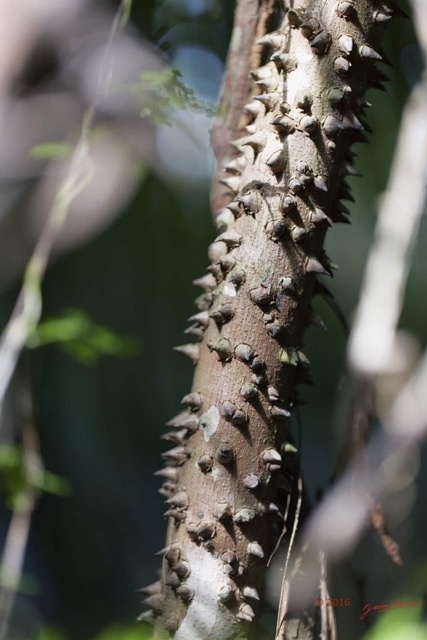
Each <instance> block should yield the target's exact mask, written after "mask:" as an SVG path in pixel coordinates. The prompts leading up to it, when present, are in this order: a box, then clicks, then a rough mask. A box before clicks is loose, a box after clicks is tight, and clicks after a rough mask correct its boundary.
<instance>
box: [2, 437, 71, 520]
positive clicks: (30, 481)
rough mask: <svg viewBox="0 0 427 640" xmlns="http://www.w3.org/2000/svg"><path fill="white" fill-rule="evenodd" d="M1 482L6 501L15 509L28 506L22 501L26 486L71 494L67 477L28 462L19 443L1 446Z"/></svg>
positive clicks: (61, 493) (55, 493)
mask: <svg viewBox="0 0 427 640" xmlns="http://www.w3.org/2000/svg"><path fill="white" fill-rule="evenodd" d="M0 484H1V487H2V489H3V491H4V492H5V494H6V503H7V505H8V507H9V508H10V509H13V510H20V509H21V508H22V509H25V508H26V504H24V503H21V500H22V496H23V495H24V489H25V488H26V487H31V488H32V489H35V490H36V491H43V492H46V493H51V494H53V495H57V496H67V495H69V494H70V484H69V482H68V481H67V480H66V479H65V478H63V477H61V476H59V475H57V474H55V473H50V472H49V471H46V470H45V469H43V468H41V467H37V466H35V465H28V464H26V460H25V455H24V453H23V451H22V448H21V446H20V445H17V444H2V445H1V446H0Z"/></svg>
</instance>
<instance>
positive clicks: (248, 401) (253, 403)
mask: <svg viewBox="0 0 427 640" xmlns="http://www.w3.org/2000/svg"><path fill="white" fill-rule="evenodd" d="M248 1H249V0H248ZM244 4H245V2H244V1H243V0H242V2H241V6H244ZM252 4H253V3H252ZM265 4H269V6H270V5H271V3H265ZM291 4H293V3H291ZM260 5H262V6H264V3H262V2H260ZM285 5H286V6H285V8H284V9H283V3H282V4H281V6H280V8H278V9H277V15H278V19H279V22H278V24H280V27H279V29H277V30H275V31H274V32H271V33H266V34H264V37H263V38H262V40H261V41H259V40H258V43H255V42H254V43H253V47H258V48H259V45H260V44H261V46H262V47H263V53H262V61H261V66H260V67H259V68H257V69H255V70H254V71H252V72H251V75H252V78H253V85H252V89H251V91H252V93H253V94H254V99H253V100H252V99H251V100H250V102H249V103H248V104H247V105H246V107H245V109H244V111H245V113H246V114H247V115H248V117H249V118H250V124H249V126H247V127H246V131H242V132H241V137H240V138H239V139H238V140H237V142H234V143H233V145H234V148H235V149H236V150H237V155H236V157H235V159H234V160H232V161H231V162H230V164H229V165H228V167H227V174H228V177H227V178H225V179H224V180H223V181H222V184H223V186H224V188H225V189H226V190H227V192H228V194H229V196H228V201H229V204H228V206H227V207H226V208H225V209H224V210H223V211H222V212H221V213H220V214H219V215H218V217H217V225H218V228H219V231H220V235H219V236H218V238H217V239H216V240H215V242H213V244H211V246H210V247H209V257H210V259H211V265H210V267H208V273H207V275H205V276H203V278H201V279H200V280H199V284H200V285H201V286H202V288H203V289H204V290H205V292H204V293H203V294H202V296H200V298H198V299H197V301H196V304H197V307H198V310H199V311H198V313H197V314H196V315H195V316H192V318H190V321H191V322H192V324H191V327H190V329H189V330H188V331H187V333H189V334H190V335H194V336H195V337H196V338H198V339H200V342H196V343H194V344H192V345H187V346H185V347H179V348H178V349H179V350H181V351H182V352H184V353H186V354H187V355H189V356H190V357H191V358H192V360H193V361H194V362H196V363H197V366H196V370H195V375H194V382H193V387H192V392H191V393H190V394H189V395H188V396H186V397H185V398H184V399H183V403H184V405H185V406H186V409H185V411H184V412H183V413H182V414H180V415H179V416H177V417H176V418H175V419H173V420H172V421H171V423H170V426H171V428H172V431H170V432H169V433H168V434H167V435H166V439H167V440H170V441H171V442H172V443H173V448H172V449H171V450H170V451H168V452H166V453H165V454H164V459H165V461H166V467H165V468H164V469H163V470H162V471H161V472H160V475H162V476H164V477H165V483H164V486H163V489H162V492H163V494H164V495H165V496H166V497H167V498H168V512H167V513H168V515H169V516H170V522H169V529H168V536H167V547H166V549H165V550H164V552H163V570H162V580H161V583H160V584H156V585H152V586H151V587H150V588H147V593H148V598H147V600H146V602H145V604H146V605H147V606H148V607H149V608H150V610H151V611H152V612H153V614H154V615H155V617H156V633H155V635H156V637H159V638H160V637H163V636H165V637H168V636H169V634H170V635H172V636H173V637H174V638H176V639H177V640H228V639H231V638H241V637H243V636H245V635H246V634H247V633H248V627H249V626H250V625H249V623H250V622H251V620H252V619H253V618H254V615H255V613H254V611H256V608H257V606H256V605H257V602H256V601H257V599H258V593H259V592H260V589H261V586H262V580H263V576H264V573H265V569H266V562H267V559H268V557H269V554H270V552H271V550H272V548H273V546H274V544H275V543H276V541H277V538H278V535H279V533H280V529H281V526H282V524H281V523H283V521H281V519H280V514H281V513H282V512H283V511H284V504H285V503H286V499H287V496H288V493H289V492H290V491H291V487H292V480H293V476H294V475H295V471H294V469H295V460H293V458H294V459H295V457H296V456H297V454H296V453H295V449H294V447H293V446H292V437H291V430H290V420H289V417H290V415H291V414H292V412H293V408H294V406H295V404H296V403H297V400H298V398H297V392H296V388H297V385H298V384H302V383H304V382H307V381H309V377H310V376H309V363H308V360H307V358H306V356H305V355H304V353H303V351H302V344H303V335H304V330H305V328H306V327H307V326H308V325H310V324H315V325H319V326H321V325H322V322H321V320H320V319H319V318H318V317H317V316H316V315H315V313H314V312H313V310H312V308H311V305H310V302H311V299H312V297H313V295H315V294H316V293H319V294H326V295H327V289H326V287H325V286H324V285H323V283H322V282H321V280H320V279H319V276H322V275H325V276H326V275H329V274H330V271H331V268H332V267H333V265H332V264H331V262H330V260H329V259H328V257H327V256H326V255H325V253H324V251H323V242H324V238H325V233H326V231H327V229H328V228H329V226H332V225H333V224H335V223H338V222H348V218H347V213H348V212H347V209H346V207H345V205H344V204H342V200H345V199H351V196H350V193H349V188H348V186H347V184H346V183H345V176H346V175H348V174H350V175H351V174H353V173H354V167H353V164H352V158H353V154H352V153H351V151H350V147H351V145H352V143H354V142H358V141H363V140H364V133H363V130H364V127H363V124H362V121H361V117H362V116H363V111H364V108H365V107H366V106H367V105H366V103H365V101H364V99H363V96H364V93H365V91H366V89H367V88H368V87H371V86H377V87H380V86H381V82H382V80H383V79H384V76H383V74H382V73H381V72H380V71H379V70H378V69H377V68H376V62H377V61H378V60H380V59H381V58H380V53H378V45H379V39H380V36H381V33H382V30H383V26H384V24H385V23H386V22H387V21H388V19H389V18H390V17H391V15H392V14H393V10H392V8H391V5H389V4H387V3H384V2H381V3H379V2H375V1H368V0H354V1H353V2H350V1H339V2H337V1H336V0H332V1H330V0H318V1H317V2H315V1H314V0H313V1H311V2H309V1H304V0H300V2H299V3H298V8H297V9H290V8H289V7H288V5H287V3H285ZM266 24H268V22H267V23H266ZM238 28H239V25H238V24H237V25H236V29H238ZM295 637H298V636H295ZM304 637H309V636H304Z"/></svg>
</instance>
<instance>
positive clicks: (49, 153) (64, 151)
mask: <svg viewBox="0 0 427 640" xmlns="http://www.w3.org/2000/svg"><path fill="white" fill-rule="evenodd" d="M72 151H73V147H72V146H71V145H69V144H67V143H66V142H45V143H44V144H38V145H36V146H35V147H33V148H32V149H31V150H30V157H31V158H37V159H42V160H50V159H51V158H67V157H69V156H70V155H71V153H72Z"/></svg>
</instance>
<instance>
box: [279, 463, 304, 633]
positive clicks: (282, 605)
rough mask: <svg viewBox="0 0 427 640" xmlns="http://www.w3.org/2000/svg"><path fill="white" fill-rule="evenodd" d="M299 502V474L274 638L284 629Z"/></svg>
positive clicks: (300, 482)
mask: <svg viewBox="0 0 427 640" xmlns="http://www.w3.org/2000/svg"><path fill="white" fill-rule="evenodd" d="M301 504H302V477H301V474H300V475H299V477H298V500H297V505H296V507H295V516H294V524H293V527H292V533H291V539H290V541H289V547H288V552H287V555H286V562H285V568H284V569H283V578H282V589H281V592H280V601H279V609H278V612H277V627H276V640H281V638H282V637H283V636H282V635H281V634H282V631H284V628H283V627H284V624H285V616H286V612H287V608H288V607H287V604H288V599H289V582H288V581H287V580H286V574H287V570H288V564H289V558H290V557H291V552H292V548H293V545H294V540H295V536H296V532H297V529H298V524H299V517H300V513H301Z"/></svg>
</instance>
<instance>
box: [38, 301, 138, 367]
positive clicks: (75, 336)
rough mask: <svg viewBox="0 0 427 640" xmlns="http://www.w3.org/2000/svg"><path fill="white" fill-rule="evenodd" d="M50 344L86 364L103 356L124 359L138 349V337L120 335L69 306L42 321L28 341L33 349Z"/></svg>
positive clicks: (92, 362) (90, 363)
mask: <svg viewBox="0 0 427 640" xmlns="http://www.w3.org/2000/svg"><path fill="white" fill-rule="evenodd" d="M49 344H58V345H59V346H60V347H61V348H62V349H63V350H64V351H66V352H67V353H68V354H69V355H71V356H72V357H73V358H75V359H76V360H78V361H79V362H81V363H83V364H86V365H92V364H95V363H96V362H97V361H98V359H99V357H100V356H101V355H108V356H116V357H122V358H124V357H130V356H133V355H135V353H136V352H137V351H138V343H137V341H136V340H135V339H134V338H129V337H123V336H120V335H118V334H117V333H115V332H114V331H112V330H110V329H107V328H106V327H103V326H101V325H98V324H95V323H94V322H93V321H92V320H91V318H90V317H89V316H88V315H87V314H86V313H85V312H83V311H81V310H79V309H69V310H67V311H64V313H63V314H62V315H61V316H59V317H57V318H51V319H48V320H45V321H44V322H41V323H40V324H39V325H38V326H37V327H36V328H35V330H34V331H33V332H32V334H31V336H30V338H29V340H28V342H27V346H28V347H29V348H30V349H35V348H37V347H42V346H45V345H49Z"/></svg>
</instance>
